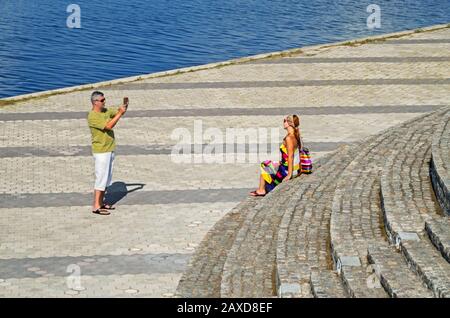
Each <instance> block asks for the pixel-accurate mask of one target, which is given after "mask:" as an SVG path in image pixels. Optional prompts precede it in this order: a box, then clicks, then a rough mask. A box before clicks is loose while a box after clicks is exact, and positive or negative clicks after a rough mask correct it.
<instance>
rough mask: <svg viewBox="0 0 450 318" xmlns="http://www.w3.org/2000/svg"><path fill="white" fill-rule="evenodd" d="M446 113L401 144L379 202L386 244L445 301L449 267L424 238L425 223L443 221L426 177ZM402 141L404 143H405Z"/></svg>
mask: <svg viewBox="0 0 450 318" xmlns="http://www.w3.org/2000/svg"><path fill="white" fill-rule="evenodd" d="M443 114H445V112H442V111H440V112H437V113H435V114H433V115H431V116H430V117H429V118H427V119H426V120H424V121H423V122H422V123H421V125H420V128H418V129H416V130H415V133H414V134H411V138H410V139H409V140H407V141H406V142H403V143H400V144H399V145H398V147H397V150H396V151H394V152H393V153H392V155H391V156H390V157H389V158H388V160H387V161H386V167H385V169H384V171H383V173H382V176H381V201H382V210H383V215H384V219H385V227H386V231H387V232H388V233H389V240H390V241H391V242H392V243H395V244H396V246H397V247H399V248H401V250H402V252H403V254H404V256H405V258H406V260H407V261H408V263H409V264H410V265H411V267H412V268H413V269H414V270H415V271H416V272H417V273H418V274H419V275H420V277H421V278H422V279H423V281H424V282H425V283H426V284H427V286H428V287H429V288H430V289H431V290H432V291H433V292H434V295H435V296H436V297H447V294H446V293H447V290H448V289H447V287H446V286H447V284H448V286H450V280H449V276H448V273H450V265H449V264H448V263H447V262H446V261H445V260H444V259H443V258H442V256H441V254H440V253H439V252H438V251H437V250H436V249H435V248H434V247H433V245H432V244H431V242H430V241H429V240H428V239H427V238H426V237H425V223H426V222H430V223H429V224H434V223H433V220H439V219H440V218H442V210H441V207H440V206H439V204H437V201H436V199H435V197H434V192H433V187H432V184H431V180H430V176H429V166H430V158H431V142H432V138H433V133H434V132H435V131H436V128H437V126H438V125H439V118H441V117H442V115H443ZM404 141H405V140H404Z"/></svg>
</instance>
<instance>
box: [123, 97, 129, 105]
mask: <svg viewBox="0 0 450 318" xmlns="http://www.w3.org/2000/svg"><path fill="white" fill-rule="evenodd" d="M123 104H124V105H125V106H128V97H124V98H123Z"/></svg>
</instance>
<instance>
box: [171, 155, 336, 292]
mask: <svg viewBox="0 0 450 318" xmlns="http://www.w3.org/2000/svg"><path fill="white" fill-rule="evenodd" d="M332 155H333V153H330V154H327V155H325V156H323V157H321V158H320V159H319V160H316V161H315V162H314V169H315V170H316V171H317V170H319V169H320V167H321V165H323V164H325V163H326V162H327V160H329V158H330V157H331V156H332ZM311 176H312V175H310V176H306V177H308V178H309V177H311ZM302 177H303V176H301V177H299V178H302ZM299 178H295V179H294V180H293V181H295V180H296V179H299ZM284 186H285V185H280V187H281V188H283V187H284ZM278 188H279V187H278ZM274 191H277V192H278V191H280V190H277V189H275V190H274ZM272 194H273V193H272ZM272 194H269V195H267V196H266V197H264V198H254V197H248V198H247V199H246V200H244V201H243V202H241V203H240V204H238V205H237V206H236V207H234V208H233V209H232V210H231V211H230V212H229V213H227V214H226V215H225V216H224V217H223V218H222V219H221V220H219V221H218V222H217V223H216V224H215V225H214V226H213V227H212V228H211V229H210V230H209V231H208V233H207V234H206V235H205V237H204V238H203V239H202V241H201V243H200V244H199V246H198V247H197V249H196V251H195V253H194V255H193V257H192V258H191V259H190V261H189V265H188V267H187V269H186V271H185V272H184V273H183V275H182V277H181V279H180V281H179V283H178V287H177V291H176V296H177V297H186V298H190V297H193V298H205V297H215V298H217V297H222V295H221V284H222V276H223V270H224V266H225V262H226V261H227V257H228V254H229V252H230V250H231V248H232V246H233V244H234V241H235V240H236V237H237V235H238V233H239V230H240V229H241V227H242V226H243V223H244V221H245V220H246V218H247V217H248V214H249V213H250V211H252V210H253V209H257V208H258V206H259V205H270V204H271V198H272Z"/></svg>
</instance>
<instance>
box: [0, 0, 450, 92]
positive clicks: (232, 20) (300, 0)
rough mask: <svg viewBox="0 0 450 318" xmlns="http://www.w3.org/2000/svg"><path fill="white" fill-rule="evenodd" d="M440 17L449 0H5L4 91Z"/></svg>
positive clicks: (449, 13) (0, 66) (0, 10)
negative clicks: (374, 22) (372, 17)
mask: <svg viewBox="0 0 450 318" xmlns="http://www.w3.org/2000/svg"><path fill="white" fill-rule="evenodd" d="M70 3H76V4H78V5H79V6H80V8H81V29H70V28H68V27H67V25H66V19H67V17H68V16H69V13H67V12H66V8H67V6H68V5H69V4H70ZM371 3H376V4H378V5H379V6H380V7H381V28H380V29H374V30H369V29H368V28H367V25H366V19H367V17H368V15H369V13H367V12H366V8H367V6H368V5H369V4H371ZM441 23H450V0H403V1H400V0H383V1H381V0H368V1H367V0H366V1H361V0H335V1H325V0H308V1H306V0H297V1H295V0H128V1H120V0H109V1H100V0H83V1H81V0H68V1H63V0H52V1H48V0H0V97H7V96H13V95H18V94H24V93H30V92H37V91H42V90H48V89H55V88H61V87H66V86H72V85H79V84H86V83H92V82H98V81H104V80H109V79H114V78H119V77H125V76H132V75H137V74H147V73H152V72H156V71H163V70H169V69H174V68H180V67H186V66H193V65H200V64H205V63H210V62H216V61H222V60H227V59H231V58H237V57H242V56H248V55H253V54H258V53H263V52H271V51H278V50H284V49H289V48H295V47H300V46H304V45H311V44H320V43H326V42H334V41H340V40H347V39H353V38H357V37H362V36H368V35H376V34H382V33H390V32H395V31H401V30H407V29H414V28H418V27H423V26H429V25H434V24H441Z"/></svg>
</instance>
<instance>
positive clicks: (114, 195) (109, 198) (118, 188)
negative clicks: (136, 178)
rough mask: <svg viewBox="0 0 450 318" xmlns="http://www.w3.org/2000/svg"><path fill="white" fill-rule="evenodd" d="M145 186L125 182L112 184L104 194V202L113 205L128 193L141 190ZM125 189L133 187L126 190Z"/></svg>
mask: <svg viewBox="0 0 450 318" xmlns="http://www.w3.org/2000/svg"><path fill="white" fill-rule="evenodd" d="M144 186H145V184H143V183H125V182H121V181H118V182H114V183H113V184H111V185H110V186H109V187H108V188H107V189H106V193H105V202H106V203H107V204H110V205H113V204H116V203H117V202H119V201H120V200H122V199H123V198H125V197H126V196H127V194H128V193H131V192H134V191H137V190H141V189H143V188H144ZM127 187H135V188H133V189H130V190H128V188H127Z"/></svg>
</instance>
